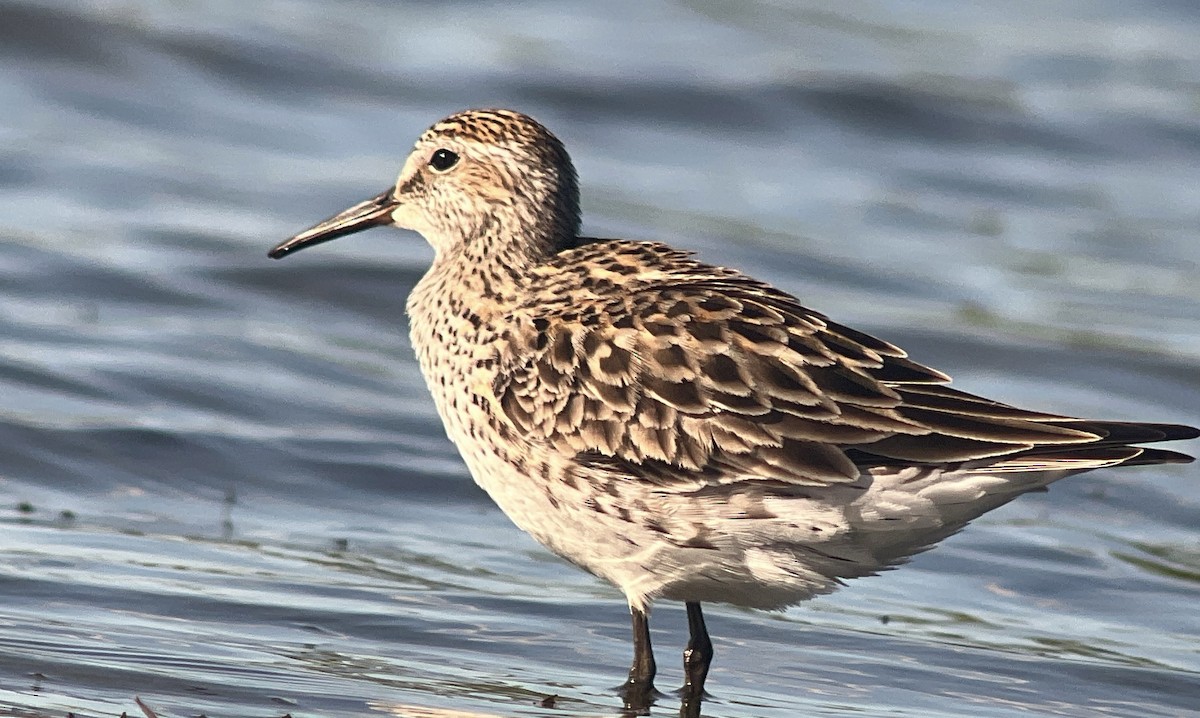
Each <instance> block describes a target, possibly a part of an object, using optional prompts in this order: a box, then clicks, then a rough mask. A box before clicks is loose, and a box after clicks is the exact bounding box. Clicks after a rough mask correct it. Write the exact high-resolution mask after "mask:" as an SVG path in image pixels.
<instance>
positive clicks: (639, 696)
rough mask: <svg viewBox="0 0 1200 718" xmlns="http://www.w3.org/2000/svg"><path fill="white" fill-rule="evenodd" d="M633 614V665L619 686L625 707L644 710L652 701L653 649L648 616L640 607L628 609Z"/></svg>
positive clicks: (654, 668) (654, 667)
mask: <svg viewBox="0 0 1200 718" xmlns="http://www.w3.org/2000/svg"><path fill="white" fill-rule="evenodd" d="M629 612H630V613H631V614H632V616H633V665H632V666H630V667H629V680H627V681H625V685H624V686H622V687H621V692H622V694H623V697H624V698H625V708H626V710H631V711H638V712H641V711H645V710H648V709H649V708H650V704H651V703H653V702H654V673H655V671H656V670H657V668H656V666H655V665H654V649H653V648H652V647H651V646H650V617H649V615H648V614H647V612H646V611H643V610H642V609H640V608H633V607H632V606H631V607H630V609H629Z"/></svg>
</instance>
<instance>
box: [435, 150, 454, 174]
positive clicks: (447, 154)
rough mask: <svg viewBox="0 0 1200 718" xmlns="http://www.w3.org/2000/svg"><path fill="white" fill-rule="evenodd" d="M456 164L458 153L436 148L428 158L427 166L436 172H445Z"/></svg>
mask: <svg viewBox="0 0 1200 718" xmlns="http://www.w3.org/2000/svg"><path fill="white" fill-rule="evenodd" d="M456 164H458V155H456V154H454V153H453V152H451V151H450V150H445V149H443V150H436V151H435V152H434V153H433V156H432V157H430V158H429V166H430V167H432V168H434V169H435V170H437V171H438V172H445V171H446V170H448V169H450V168H451V167H453V166H454V165H456Z"/></svg>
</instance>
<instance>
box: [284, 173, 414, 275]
mask: <svg viewBox="0 0 1200 718" xmlns="http://www.w3.org/2000/svg"><path fill="white" fill-rule="evenodd" d="M394 194H395V190H394V189H393V188H391V187H389V188H388V189H386V190H384V191H383V192H381V193H380V194H379V195H377V196H375V197H372V198H371V199H369V200H367V201H366V202H359V203H358V204H356V205H354V206H353V207H351V208H350V209H347V210H345V211H343V212H338V213H337V214H335V215H334V216H332V217H330V218H329V219H327V220H325V221H323V222H318V223H317V224H315V225H313V226H312V227H309V228H308V229H306V230H304V231H303V232H301V233H300V234H297V235H296V236H294V237H292V238H291V239H287V240H284V241H282V242H280V243H279V244H277V245H275V247H274V248H273V249H271V251H270V252H267V256H268V257H270V258H271V259H283V258H284V257H286V256H288V255H289V254H291V253H292V252H298V251H300V250H301V249H304V248H305V247H311V246H313V245H315V244H320V243H322V242H328V241H329V240H331V239H337V238H338V237H345V236H346V235H348V234H354V233H355V232H361V231H362V230H364V229H370V228H371V227H374V226H376V225H380V224H391V222H392V210H393V209H395V208H396V204H397V202H396V199H395V197H394V196H393V195H394Z"/></svg>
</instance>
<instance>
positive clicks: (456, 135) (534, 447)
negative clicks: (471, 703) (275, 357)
mask: <svg viewBox="0 0 1200 718" xmlns="http://www.w3.org/2000/svg"><path fill="white" fill-rule="evenodd" d="M381 225H389V226H394V227H398V228H401V229H407V230H413V231H415V232H417V233H419V234H420V235H422V236H423V237H424V239H425V240H426V241H427V242H428V243H429V244H430V245H431V246H432V248H433V251H434V259H433V262H432V264H431V265H430V267H429V269H428V271H427V272H426V273H425V274H424V276H423V277H422V278H421V280H420V281H419V282H418V283H417V284H416V286H415V287H414V288H413V289H412V291H411V293H410V295H409V297H408V300H407V305H406V309H407V314H408V319H409V328H410V334H411V339H412V345H413V347H414V348H415V350H416V354H417V359H418V362H419V364H420V369H421V372H422V374H423V375H424V378H425V381H426V383H427V385H428V387H429V390H430V392H431V394H432V396H433V400H434V403H435V404H436V407H437V411H438V413H439V415H440V417H441V420H442V422H443V424H444V426H445V430H446V433H447V435H448V436H449V438H450V439H451V440H452V441H453V443H454V444H455V445H456V447H457V449H458V451H459V452H460V453H461V455H462V458H463V459H464V461H465V463H466V466H467V468H468V470H469V472H470V474H471V476H472V477H473V479H474V480H475V482H476V483H478V484H479V485H480V486H481V487H482V488H483V489H484V490H485V491H486V492H487V493H488V494H489V495H490V496H491V498H492V499H493V500H494V501H495V503H496V504H498V505H499V507H500V508H501V509H502V510H503V511H504V513H505V514H507V515H508V517H509V518H510V519H511V520H512V521H513V523H515V524H516V525H517V526H518V527H520V528H521V529H523V530H524V531H526V532H528V533H529V534H530V535H532V536H533V537H534V538H535V539H536V540H538V541H539V542H540V543H542V544H543V545H545V546H546V547H547V548H548V549H549V550H551V551H552V552H554V553H555V554H557V555H559V556H561V557H562V558H564V559H566V560H567V561H569V562H570V563H573V564H575V565H576V566H578V567H580V568H582V569H584V570H585V571H588V572H590V573H592V574H594V575H595V576H597V577H599V578H601V579H603V580H606V581H608V582H609V583H611V584H613V585H615V586H616V587H617V588H619V589H620V590H621V591H622V592H623V593H624V595H625V598H626V600H627V602H628V605H629V611H630V615H631V622H632V632H633V653H634V657H633V662H632V665H631V667H630V669H629V674H628V678H627V679H626V681H625V682H624V684H623V686H622V688H621V695H622V696H623V698H624V701H625V707H626V708H627V709H628V708H632V709H637V710H644V709H646V708H648V706H649V704H650V703H652V702H653V701H654V700H655V696H657V695H658V693H657V691H656V690H655V688H654V678H655V675H656V663H655V659H654V652H653V649H652V646H651V643H650V633H649V613H650V608H651V605H652V604H653V603H654V602H655V601H658V600H669V601H678V602H682V603H683V604H684V606H685V607H686V612H687V619H688V628H689V638H688V642H687V648H686V650H685V651H684V656H683V657H684V685H683V687H682V688H681V689H680V690H681V696H682V697H683V701H684V703H683V705H684V709H683V710H682V712H683V713H684V714H695V713H696V712H697V711H698V708H697V706H698V705H699V703H700V701H701V700H702V698H703V696H704V695H705V693H704V686H705V681H706V678H707V675H708V672H709V667H710V665H711V662H712V659H713V647H712V641H711V639H710V637H709V634H708V629H707V626H706V624H705V621H704V615H703V613H702V611H701V605H702V604H703V603H724V604H732V605H736V606H742V607H750V608H757V609H781V608H785V607H788V606H792V605H794V604H797V603H800V602H802V601H804V600H806V599H809V598H811V597H813V596H816V595H820V594H826V593H829V592H831V591H833V590H835V589H836V588H838V587H839V586H841V585H842V583H843V582H844V581H845V580H846V579H850V578H857V577H862V576H868V575H872V574H876V573H879V572H880V571H883V570H886V569H890V568H893V567H896V566H898V565H900V564H902V563H904V562H906V561H907V560H908V559H909V558H910V557H912V556H914V555H915V554H917V553H920V552H922V551H925V550H927V549H929V548H931V547H932V546H933V545H934V544H936V543H938V542H939V541H941V540H942V539H944V538H946V537H948V536H950V535H951V534H954V533H956V532H958V531H959V530H960V529H962V528H963V527H964V526H965V525H966V524H967V523H968V522H969V521H971V520H973V519H975V518H976V517H978V516H980V515H981V514H983V513H985V512H987V511H990V510H992V509H995V508H997V507H999V506H1001V505H1003V504H1005V503H1007V502H1009V501H1010V500H1012V499H1014V498H1016V497H1017V496H1019V495H1021V494H1024V493H1027V492H1030V491H1035V490H1041V489H1044V488H1045V487H1046V486H1047V485H1049V484H1050V483H1052V482H1054V481H1057V480H1059V479H1061V478H1063V477H1066V476H1069V475H1073V474H1077V473H1080V472H1083V471H1089V470H1092V469H1099V468H1103V467H1117V466H1138V465H1150V464H1164V463H1187V462H1190V461H1192V457H1190V456H1188V455H1186V454H1182V453H1178V452H1175V451H1169V450H1165V449H1160V448H1147V447H1143V446H1141V444H1147V443H1153V442H1160V441H1173V440H1182V439H1191V438H1195V437H1197V436H1198V435H1200V431H1198V430H1197V429H1196V428H1194V427H1191V426H1185V425H1179V424H1168V423H1144V422H1129V421H1104V420H1089V419H1080V418H1075V417H1071V416H1065V415H1059V414H1054V413H1044V412H1041V411H1034V410H1028V409H1023V408H1018V407H1016V406H1011V405H1008V404H1005V403H1001V402H998V401H994V400H991V399H987V398H984V397H981V396H976V395H973V394H970V393H967V392H965V391H961V390H959V389H956V388H952V387H951V386H950V377H948V376H947V375H946V374H944V373H942V372H940V371H938V370H936V369H933V368H930V367H927V366H925V365H923V364H920V363H917V362H916V361H914V360H912V359H910V358H909V357H908V355H907V354H906V353H905V352H904V351H903V350H902V349H900V348H899V347H897V346H895V345H894V344H892V343H890V342H887V341H884V340H882V339H878V338H876V337H874V336H871V335H870V334H867V333H864V332H861V331H858V330H855V329H852V328H850V327H847V326H845V325H842V324H839V323H837V322H836V321H834V320H833V319H831V318H829V317H827V316H826V315H824V314H822V313H820V312H818V311H815V310H813V309H809V308H808V307H805V306H804V305H802V304H801V303H800V301H799V300H798V299H796V297H794V296H793V295H792V294H789V293H787V292H785V291H783V290H781V289H778V288H776V287H774V286H772V285H770V284H768V283H766V282H763V281H759V280H756V279H754V278H752V277H750V276H748V275H747V274H744V273H742V272H740V271H738V270H736V269H731V268H726V267H721V266H716V265H712V264H707V263H704V262H702V261H699V260H698V259H696V258H695V256H694V255H693V254H692V253H691V252H687V251H682V250H679V249H675V248H672V247H671V246H668V245H666V244H663V243H658V242H646V241H635V240H627V239H604V238H595V237H585V236H582V235H581V234H580V226H581V214H580V191H579V182H578V178H577V174H576V171H575V168H574V165H573V164H572V161H571V158H570V156H569V155H568V153H567V150H566V148H565V147H564V145H563V143H562V142H561V141H560V140H559V139H558V138H557V137H556V136H555V135H554V134H552V133H551V132H550V130H548V129H547V128H546V127H545V126H544V125H542V124H541V123H539V122H538V121H536V120H534V119H533V118H532V117H529V116H528V115H525V114H522V113H520V112H517V111H513V110H506V109H476V110H467V111H463V112H458V113H455V114H452V115H450V116H448V117H446V118H445V119H442V120H440V121H439V122H437V123H435V124H433V125H432V126H431V127H430V128H429V129H428V130H426V131H425V132H424V133H423V134H421V135H420V137H419V138H418V139H417V141H416V144H415V146H414V147H413V149H412V152H411V153H410V154H409V155H408V158H407V160H406V161H405V162H404V165H403V168H402V169H401V170H400V173H399V177H398V179H397V181H396V183H395V184H394V185H393V186H390V187H388V188H387V189H385V190H384V191H383V192H381V193H380V194H379V195H377V196H375V197H372V198H371V199H368V200H366V201H364V202H361V203H359V204H356V205H354V206H352V207H350V208H349V209H347V210H345V211H343V212H340V213H338V214H336V215H334V216H332V217H330V218H329V219H326V220H324V221H322V222H319V223H317V224H316V225H314V226H312V227H311V228H310V229H307V230H304V231H303V232H300V233H299V234H296V235H295V236H293V237H291V238H289V239H287V240H285V241H283V242H281V243H279V244H278V245H276V246H275V247H274V248H273V249H271V250H270V251H269V253H268V256H270V257H272V258H275V259H279V258H282V257H286V256H290V255H291V254H292V253H294V252H296V251H298V250H300V249H302V248H307V247H311V246H314V245H316V244H319V243H322V242H326V241H328V240H332V239H335V238H338V237H342V236H345V235H349V234H352V233H355V232H359V231H361V230H364V229H368V228H370V227H375V226H381ZM688 706H692V708H690V709H689V708H688Z"/></svg>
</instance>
